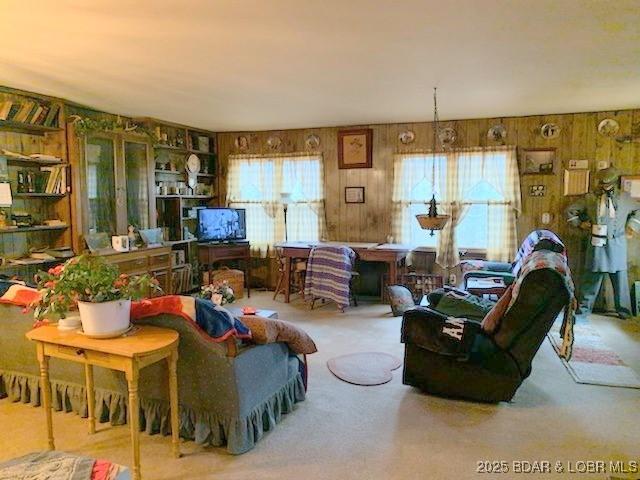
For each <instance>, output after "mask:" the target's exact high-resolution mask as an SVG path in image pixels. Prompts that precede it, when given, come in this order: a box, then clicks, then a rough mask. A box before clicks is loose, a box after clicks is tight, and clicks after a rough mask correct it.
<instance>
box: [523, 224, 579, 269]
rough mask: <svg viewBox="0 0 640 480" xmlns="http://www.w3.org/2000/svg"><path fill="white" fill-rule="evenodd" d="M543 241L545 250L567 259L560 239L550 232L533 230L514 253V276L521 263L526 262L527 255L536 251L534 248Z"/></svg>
mask: <svg viewBox="0 0 640 480" xmlns="http://www.w3.org/2000/svg"><path fill="white" fill-rule="evenodd" d="M543 241H544V248H545V249H548V250H551V251H552V252H556V253H560V254H562V255H563V256H564V257H565V258H566V257H567V250H566V248H565V246H564V243H563V242H562V240H560V237H558V236H557V235H556V234H555V233H553V232H552V231H551V230H534V231H533V232H531V233H530V234H529V235H527V238H525V239H524V241H523V242H522V245H520V248H519V249H518V252H517V253H516V258H515V259H514V261H513V274H514V275H518V272H519V271H520V268H522V264H523V262H525V261H526V260H527V257H529V255H531V253H533V251H534V250H536V247H537V246H538V245H539V244H540V243H541V242H543Z"/></svg>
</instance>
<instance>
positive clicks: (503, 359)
mask: <svg viewBox="0 0 640 480" xmlns="http://www.w3.org/2000/svg"><path fill="white" fill-rule="evenodd" d="M521 267H522V268H521V270H520V271H519V275H518V277H517V278H516V280H515V282H514V286H513V299H512V301H511V303H510V305H509V306H508V307H507V308H506V311H505V312H504V314H502V315H501V316H500V317H499V318H498V319H497V327H496V328H495V329H494V330H493V331H490V329H488V328H487V325H486V322H487V317H485V319H484V320H483V322H480V321H478V320H471V319H467V318H457V317H454V316H452V315H445V314H443V313H440V312H438V311H436V310H434V309H431V308H417V309H414V310H409V311H407V312H406V313H405V314H404V317H403V321H402V342H403V343H404V344H405V362H404V371H403V383H404V384H406V385H412V386H415V387H419V388H421V389H423V390H425V391H426V392H428V393H432V394H436V395H441V396H446V397H454V398H464V399H469V400H475V401H482V402H499V401H509V400H511V399H512V398H513V396H514V394H515V392H516V390H517V389H518V387H519V386H520V385H521V383H522V382H523V381H524V379H526V378H527V377H528V376H529V374H530V373H531V362H532V360H533V357H534V356H535V354H536V352H537V351H538V349H539V348H540V345H541V344H542V342H543V340H544V337H545V335H546V333H547V332H548V331H549V329H550V328H551V326H552V325H553V323H554V321H555V320H556V318H557V317H558V314H559V313H560V312H561V311H562V310H563V308H565V307H568V306H569V305H570V304H571V300H572V297H573V283H572V281H571V277H570V272H569V269H568V266H567V264H566V257H565V256H564V255H563V254H562V253H556V252H550V251H538V252H535V253H533V254H531V255H530V256H529V257H527V259H525V260H524V261H523V264H522V265H521ZM506 300H509V299H508V298H505V300H504V301H505V303H506ZM569 320H570V317H569ZM569 327H571V325H570V324H569Z"/></svg>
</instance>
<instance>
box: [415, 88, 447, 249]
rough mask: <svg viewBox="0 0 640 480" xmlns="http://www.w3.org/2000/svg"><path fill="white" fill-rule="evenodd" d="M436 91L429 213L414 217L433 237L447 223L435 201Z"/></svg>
mask: <svg viewBox="0 0 640 480" xmlns="http://www.w3.org/2000/svg"><path fill="white" fill-rule="evenodd" d="M436 93H437V89H436V88H435V87H434V88H433V155H432V157H431V190H432V191H433V192H434V193H433V196H432V197H431V200H430V201H429V213H427V214H424V213H423V214H420V215H416V218H417V219H418V223H419V224H420V227H421V228H422V229H423V230H431V233H430V235H431V236H432V237H433V235H434V233H433V232H434V231H435V230H442V229H443V228H444V226H445V225H446V224H447V222H448V221H449V215H439V214H438V202H437V201H436V195H435V191H436V153H438V152H440V151H441V148H439V147H441V145H440V137H439V133H440V127H439V124H440V119H439V118H438V99H437V94H436Z"/></svg>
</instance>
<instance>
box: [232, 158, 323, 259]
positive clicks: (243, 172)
mask: <svg viewBox="0 0 640 480" xmlns="http://www.w3.org/2000/svg"><path fill="white" fill-rule="evenodd" d="M283 193H287V194H289V195H290V203H289V205H288V209H287V238H288V240H290V241H295V240H320V238H322V236H323V234H324V228H325V212H324V166H323V159H322V156H321V155H297V154H290V155H288V156H255V155H232V156H230V157H229V171H228V176H227V204H228V205H229V206H230V207H234V208H245V209H246V210H247V215H246V218H247V238H248V240H249V241H250V242H251V247H252V250H253V251H254V253H257V254H259V255H261V256H266V255H267V254H268V253H269V251H270V249H272V248H273V245H274V244H275V243H277V242H280V241H283V240H284V239H285V224H284V205H283V203H282V199H281V195H282V194H283Z"/></svg>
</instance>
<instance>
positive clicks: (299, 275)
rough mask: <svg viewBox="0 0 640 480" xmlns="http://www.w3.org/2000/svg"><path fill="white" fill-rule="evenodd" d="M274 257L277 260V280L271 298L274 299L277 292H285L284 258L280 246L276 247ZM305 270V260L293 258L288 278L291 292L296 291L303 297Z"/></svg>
mask: <svg viewBox="0 0 640 480" xmlns="http://www.w3.org/2000/svg"><path fill="white" fill-rule="evenodd" d="M276 257H277V261H278V280H277V282H276V290H275V292H274V293H273V299H274V300H275V299H276V298H277V296H278V294H280V293H281V294H283V295H284V292H285V288H286V285H285V284H284V278H285V268H286V264H287V262H286V260H285V257H284V255H283V254H282V248H280V247H276ZM306 271H307V262H306V261H304V260H301V259H294V261H292V262H291V275H290V277H289V278H291V280H292V286H294V288H295V289H294V290H293V291H292V293H298V294H300V296H301V297H302V299H304V279H305V274H306Z"/></svg>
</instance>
